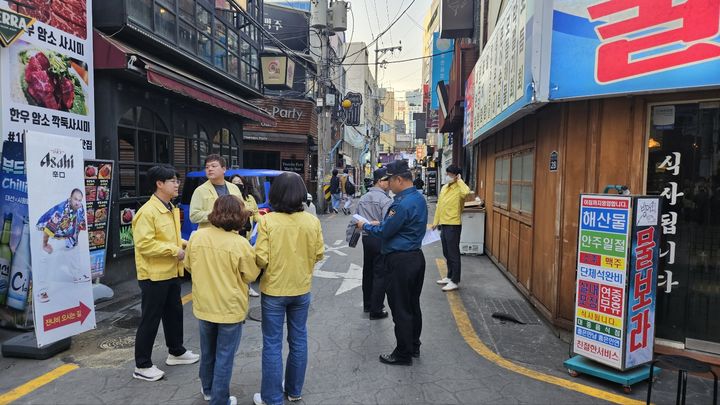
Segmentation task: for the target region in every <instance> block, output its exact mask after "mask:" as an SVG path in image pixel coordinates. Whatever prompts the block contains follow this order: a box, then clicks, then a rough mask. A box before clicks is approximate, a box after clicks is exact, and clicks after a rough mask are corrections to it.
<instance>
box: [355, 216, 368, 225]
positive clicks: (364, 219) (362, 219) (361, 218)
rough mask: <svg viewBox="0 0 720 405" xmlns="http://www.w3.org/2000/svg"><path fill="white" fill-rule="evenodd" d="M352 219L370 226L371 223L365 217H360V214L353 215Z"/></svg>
mask: <svg viewBox="0 0 720 405" xmlns="http://www.w3.org/2000/svg"><path fill="white" fill-rule="evenodd" d="M352 217H353V219H354V220H356V221H358V222H360V221H362V222H365V223H368V224H369V223H370V220H369V219H367V218H365V217H363V216H362V215H360V214H353V216H352Z"/></svg>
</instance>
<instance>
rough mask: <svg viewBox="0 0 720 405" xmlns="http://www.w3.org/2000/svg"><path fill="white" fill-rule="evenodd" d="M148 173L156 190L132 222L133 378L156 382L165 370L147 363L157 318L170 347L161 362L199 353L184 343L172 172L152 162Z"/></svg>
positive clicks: (188, 360)
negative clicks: (135, 287)
mask: <svg viewBox="0 0 720 405" xmlns="http://www.w3.org/2000/svg"><path fill="white" fill-rule="evenodd" d="M147 176H148V180H149V181H150V183H151V184H153V185H154V186H155V192H154V193H153V195H152V197H150V200H149V201H148V202H146V203H145V204H144V205H143V206H142V207H141V208H140V209H139V210H138V212H137V214H135V218H133V221H132V230H133V240H134V242H135V267H136V269H137V278H138V283H139V284H140V291H141V301H142V303H141V308H142V315H141V319H140V325H139V326H138V330H137V335H136V337H135V372H134V373H133V377H134V378H137V379H139V380H145V381H157V380H159V379H161V378H163V376H164V375H165V373H164V372H163V371H162V370H160V369H158V368H157V367H156V366H154V365H153V362H152V348H153V345H154V343H155V337H156V336H157V331H158V327H159V326H160V321H161V320H162V323H163V331H164V332H165V344H166V345H167V347H168V352H169V354H168V357H167V360H165V364H167V365H168V366H174V365H180V364H192V363H196V362H197V361H198V360H200V356H198V355H197V354H194V353H193V352H191V351H190V350H186V349H185V347H183V307H182V303H181V301H180V277H181V276H182V275H183V259H184V258H185V250H184V246H185V244H186V242H185V241H184V240H183V239H182V238H181V237H180V211H179V210H178V209H177V208H175V207H174V206H173V204H172V202H171V200H172V199H173V198H175V197H177V196H178V188H179V185H178V179H177V173H176V172H175V169H173V168H172V167H170V166H155V167H152V168H151V169H150V170H148V172H147Z"/></svg>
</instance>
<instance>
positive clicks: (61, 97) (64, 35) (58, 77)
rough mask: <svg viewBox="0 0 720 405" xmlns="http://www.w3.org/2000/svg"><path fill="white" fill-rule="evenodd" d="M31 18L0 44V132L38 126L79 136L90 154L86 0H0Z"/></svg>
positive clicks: (7, 134)
mask: <svg viewBox="0 0 720 405" xmlns="http://www.w3.org/2000/svg"><path fill="white" fill-rule="evenodd" d="M0 7H2V8H4V9H9V10H12V11H15V12H17V13H20V14H23V15H27V16H31V17H33V18H35V19H36V22H35V23H34V24H32V25H31V26H29V27H28V28H27V29H26V30H25V32H24V33H23V34H22V35H21V36H20V37H19V38H18V39H17V40H16V41H15V42H14V43H13V44H12V45H10V46H9V47H7V48H2V49H0V96H1V98H2V112H1V115H2V132H3V138H4V139H6V140H19V139H20V140H22V139H23V138H24V137H23V134H24V133H26V132H29V131H38V132H44V133H51V134H57V135H64V136H68V137H72V138H76V139H80V140H82V147H83V151H84V152H83V157H84V158H85V159H93V158H95V103H94V87H93V79H94V76H93V52H92V51H93V45H92V18H91V10H92V3H91V0H64V1H58V0H51V1H48V0H23V2H21V3H20V2H17V3H16V2H12V3H10V4H8V2H5V1H0Z"/></svg>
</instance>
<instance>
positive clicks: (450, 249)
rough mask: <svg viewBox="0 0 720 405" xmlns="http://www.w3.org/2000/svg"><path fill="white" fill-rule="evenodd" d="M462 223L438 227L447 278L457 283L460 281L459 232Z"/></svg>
mask: <svg viewBox="0 0 720 405" xmlns="http://www.w3.org/2000/svg"><path fill="white" fill-rule="evenodd" d="M461 233H462V225H442V226H441V227H440V241H441V242H442V249H443V256H445V261H447V268H448V273H447V278H449V279H450V280H452V282H453V283H455V284H457V283H459V282H460V234H461Z"/></svg>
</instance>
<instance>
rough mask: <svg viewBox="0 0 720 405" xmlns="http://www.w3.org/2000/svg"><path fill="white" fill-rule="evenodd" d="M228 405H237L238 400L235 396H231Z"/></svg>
mask: <svg viewBox="0 0 720 405" xmlns="http://www.w3.org/2000/svg"><path fill="white" fill-rule="evenodd" d="M228 403H229V404H230V405H237V398H235V397H234V396H232V395H231V396H230V397H229V398H228Z"/></svg>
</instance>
